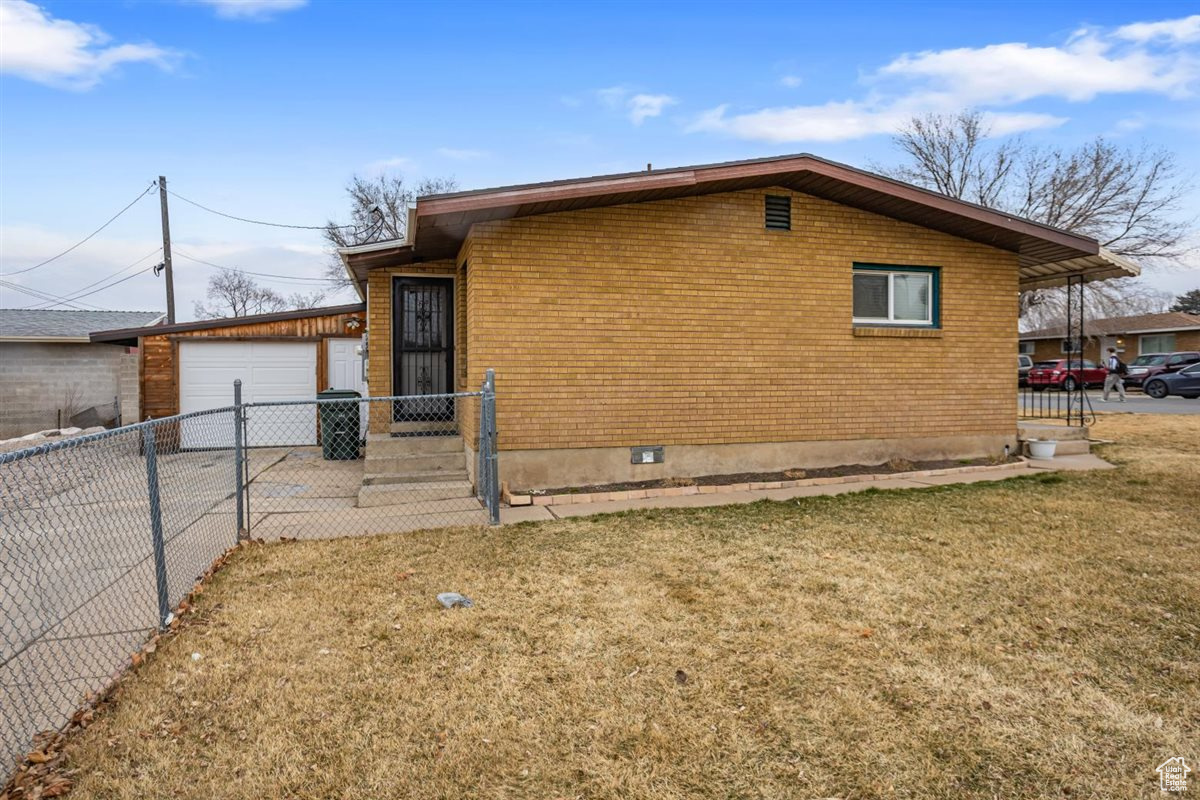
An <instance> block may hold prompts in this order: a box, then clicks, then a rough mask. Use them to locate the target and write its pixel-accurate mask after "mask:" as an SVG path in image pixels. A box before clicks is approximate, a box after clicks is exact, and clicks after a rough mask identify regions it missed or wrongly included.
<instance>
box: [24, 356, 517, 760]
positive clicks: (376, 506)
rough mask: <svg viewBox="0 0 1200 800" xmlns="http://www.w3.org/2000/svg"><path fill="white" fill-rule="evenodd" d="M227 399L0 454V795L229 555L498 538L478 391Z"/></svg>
mask: <svg viewBox="0 0 1200 800" xmlns="http://www.w3.org/2000/svg"><path fill="white" fill-rule="evenodd" d="M324 394H325V395H328V394H329V393H324ZM238 395H240V387H237V388H235V389H234V404H233V405H231V406H229V407H226V408H219V409H213V410H209V411H200V412H195V413H191V414H183V415H179V416H175V417H168V418H165V419H159V420H152V421H149V422H143V423H139V424H136V425H130V426H127V427H123V428H117V429H114V430H110V431H104V432H102V433H97V434H93V435H89V436H81V437H78V438H74V439H68V440H63V441H59V442H54V443H50V444H43V445H39V446H37V447H33V448H29V449H26V450H20V451H16V452H11V453H3V454H0V782H2V781H3V780H6V779H7V777H8V775H9V774H10V772H11V771H12V769H13V768H14V766H15V764H16V763H17V760H18V759H20V758H21V757H22V756H23V755H24V754H25V753H26V752H28V750H29V747H30V744H31V741H32V739H33V736H34V734H36V733H38V732H40V731H43V730H54V729H58V728H61V727H62V726H64V725H65V724H66V723H67V722H68V721H69V720H70V719H71V717H72V715H73V714H74V712H75V711H76V709H78V708H79V707H80V705H81V704H83V703H86V702H87V700H88V699H89V696H90V695H93V694H95V693H98V692H100V691H101V690H103V689H104V688H105V687H106V686H107V685H109V684H110V683H111V682H112V680H113V679H114V678H115V677H116V676H117V675H119V674H120V672H121V671H122V670H124V669H125V668H126V667H127V666H128V665H129V663H130V659H131V655H132V654H133V653H134V652H136V651H137V650H139V649H140V648H141V647H142V645H143V644H144V643H145V642H146V640H147V639H148V638H149V637H150V636H151V635H152V634H153V633H154V632H155V631H157V630H160V629H162V628H163V627H165V626H166V625H168V624H169V622H170V620H171V614H172V609H174V608H176V607H177V606H178V604H179V603H180V602H181V601H182V600H183V599H184V598H185V597H186V596H187V594H188V593H189V592H190V591H191V589H192V587H193V586H194V584H195V582H196V580H197V579H198V578H199V577H200V576H202V575H203V574H204V573H205V571H206V570H207V569H208V568H209V566H210V565H211V564H212V563H213V562H214V561H215V560H216V559H217V558H219V557H220V556H221V555H222V554H223V553H224V552H225V551H226V550H228V549H229V548H230V547H232V546H234V545H235V544H236V543H237V542H238V540H239V539H240V538H256V539H257V538H262V539H268V540H270V539H301V538H303V539H308V538H322V537H333V536H347V535H362V534H374V533H392V532H401V531H407V530H417V529H422V528H432V527H442V526H450V525H484V524H489V523H493V524H494V523H496V522H498V521H499V509H500V506H499V479H498V475H497V472H496V452H495V393H494V383H493V382H492V379H491V376H490V374H489V379H488V382H486V383H485V384H484V386H483V389H482V390H481V391H479V392H466V393H457V394H445V395H425V396H419V397H380V398H358V397H356V396H345V397H327V396H325V397H322V398H321V399H317V400H312V401H300V402H267V403H248V404H242V403H241V402H240V397H239V396H238Z"/></svg>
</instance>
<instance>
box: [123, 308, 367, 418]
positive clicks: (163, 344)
mask: <svg viewBox="0 0 1200 800" xmlns="http://www.w3.org/2000/svg"><path fill="white" fill-rule="evenodd" d="M365 318H366V315H365V314H364V313H363V312H357V313H349V314H328V315H325V316H320V317H307V318H304V319H288V320H272V321H265V322H255V323H249V324H246V325H230V326H227V327H221V328H205V329H203V330H195V331H180V332H177V333H171V334H165V335H159V336H143V337H142V338H141V340H140V345H141V352H142V419H148V418H151V417H153V418H155V419H157V418H160V417H169V416H171V415H173V414H178V413H179V342H180V341H181V340H185V339H197V338H208V339H215V340H219V339H227V340H246V339H258V340H277V341H284V340H291V341H311V342H313V347H316V348H317V359H316V360H317V375H316V377H317V387H318V389H320V388H324V385H325V383H326V372H327V367H326V363H325V361H326V353H325V351H326V348H325V347H324V346H323V344H322V345H321V346H319V347H318V344H320V343H322V342H323V340H324V339H327V338H330V337H346V336H350V337H353V336H358V335H360V334H361V333H362V328H361V327H359V328H358V329H357V330H354V331H350V330H348V329H347V327H346V325H347V323H348V322H349V321H350V320H351V319H358V320H365ZM230 391H231V392H232V389H231V390H230Z"/></svg>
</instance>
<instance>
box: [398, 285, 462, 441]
mask: <svg viewBox="0 0 1200 800" xmlns="http://www.w3.org/2000/svg"><path fill="white" fill-rule="evenodd" d="M453 285H454V284H453V281H452V280H450V279H449V278H396V279H394V281H393V284H392V393H393V394H397V395H401V396H404V397H413V396H417V395H438V394H450V393H452V392H453V391H454V301H453V293H452V291H451V290H452V288H453ZM392 416H393V419H394V420H395V421H396V422H422V421H443V420H452V419H453V418H454V400H453V398H430V399H429V400H402V401H397V402H396V403H394V404H393V407H392Z"/></svg>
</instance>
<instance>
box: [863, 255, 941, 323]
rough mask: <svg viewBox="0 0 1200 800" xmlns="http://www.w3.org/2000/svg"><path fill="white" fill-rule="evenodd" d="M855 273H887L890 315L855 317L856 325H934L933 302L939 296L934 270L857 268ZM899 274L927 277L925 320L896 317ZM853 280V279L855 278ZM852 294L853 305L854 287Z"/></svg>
mask: <svg viewBox="0 0 1200 800" xmlns="http://www.w3.org/2000/svg"><path fill="white" fill-rule="evenodd" d="M854 275H887V279H888V284H887V295H888V298H887V302H888V315H887V319H884V318H883V317H854V318H853V320H854V324H855V325H907V326H910V327H913V326H924V327H933V304H934V302H936V300H937V298H935V297H934V290H933V273H932V272H927V271H925V270H909V269H895V270H882V269H856V270H854ZM897 275H904V276H906V277H910V276H920V277H923V278H924V279H925V286H926V288H927V290H928V294H927V297H928V302H927V303H926V304H925V319H923V320H919V319H896V290H895V284H896V281H895V278H896V276H897ZM851 280H852V281H853V278H852V279H851ZM851 294H852V296H851V305H853V302H854V298H853V288H852V290H851Z"/></svg>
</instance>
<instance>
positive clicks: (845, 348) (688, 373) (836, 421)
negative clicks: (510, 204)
mask: <svg viewBox="0 0 1200 800" xmlns="http://www.w3.org/2000/svg"><path fill="white" fill-rule="evenodd" d="M768 193H769V194H781V193H789V194H792V197H793V205H792V223H793V229H792V230H791V231H775V230H767V229H765V227H764V224H763V205H764V202H763V196H764V194H768ZM469 247H470V258H469V260H470V279H469V280H470V282H469V304H470V321H469V325H468V331H467V343H468V351H469V362H468V371H467V378H466V382H467V384H468V385H472V386H474V385H476V384H477V383H478V382H479V381H480V380H481V379H482V377H483V369H484V368H486V367H494V368H495V369H496V372H497V385H498V398H499V419H498V428H499V431H500V448H501V451H510V452H511V451H516V450H536V449H545V450H554V449H562V448H587V447H591V448H597V447H600V448H625V447H629V446H632V445H643V444H646V445H657V444H662V445H668V446H670V445H701V444H705V445H727V444H739V443H756V442H780V441H823V440H826V441H833V440H857V439H909V440H913V439H920V438H922V437H947V436H985V437H986V436H993V437H999V436H1011V435H1012V434H1013V433H1014V432H1015V425H1016V418H1015V408H1016V391H1017V390H1016V381H1015V380H1014V379H1013V369H1012V366H1011V365H1012V362H1013V354H1014V353H1015V351H1016V344H1017V279H1018V274H1017V260H1016V256H1015V255H1014V254H1012V253H1009V252H1006V251H1002V250H998V249H995V248H992V247H988V246H986V245H982V244H978V243H975V242H971V241H967V240H964V239H958V238H955V237H953V236H949V235H946V234H942V233H939V232H936V231H932V230H928V229H925V228H921V227H917V226H914V225H909V224H906V223H903V222H899V221H896V220H893V219H890V218H887V217H882V216H878V215H875V214H871V213H868V212H865V211H860V210H858V209H853V208H850V207H846V206H842V205H839V204H836V203H832V202H829V201H825V200H822V199H819V198H816V197H812V196H809V195H804V194H799V193H791V192H788V191H787V190H784V189H771V190H764V191H746V192H736V193H727V194H719V195H710V196H705V197H695V198H685V199H679V200H667V201H659V202H654V203H642V204H635V205H626V206H615V207H610V208H600V209H589V210H583V211H576V212H565V213H557V214H549V215H543V216H536V217H528V218H523V219H514V220H504V221H496V222H489V223H483V224H479V225H476V226H475V227H474V228H473V229H472V232H471V237H470V239H469ZM854 262H868V263H881V264H897V265H920V266H936V267H941V319H942V328H941V330H937V331H928V330H920V331H913V330H897V329H876V328H855V326H854V325H853V324H852V321H851V317H852V278H851V276H852V272H851V270H852V265H853V263H854ZM373 311H374V310H373ZM380 322H381V320H377V319H376V318H375V317H372V320H371V325H372V331H378V330H379V327H378V325H379V323H380ZM373 337H374V334H373ZM382 344H383V342H380V341H377V340H376V339H375V338H373V340H372V365H373V366H375V365H376V363H377V362H376V361H375V359H376V357H378V356H381V355H383V354H384V353H381V349H380V345H382ZM384 352H386V351H384ZM381 377H382V373H381Z"/></svg>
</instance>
